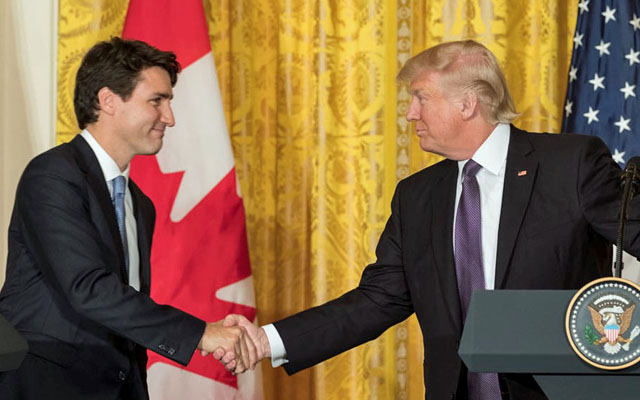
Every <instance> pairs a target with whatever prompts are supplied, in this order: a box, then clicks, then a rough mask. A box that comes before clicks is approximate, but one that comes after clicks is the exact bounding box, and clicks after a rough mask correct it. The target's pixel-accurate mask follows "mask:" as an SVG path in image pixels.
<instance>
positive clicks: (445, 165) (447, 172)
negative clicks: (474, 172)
mask: <svg viewBox="0 0 640 400" xmlns="http://www.w3.org/2000/svg"><path fill="white" fill-rule="evenodd" d="M457 165H458V164H457V162H456V161H451V160H447V159H445V160H442V161H440V162H437V163H435V164H433V165H431V166H429V167H426V168H424V169H421V170H420V171H418V172H416V173H414V174H412V175H409V176H408V177H406V178H404V179H402V180H401V181H400V182H398V188H401V187H402V188H412V187H415V188H420V190H423V189H424V187H425V185H429V184H437V183H438V182H439V181H440V180H441V179H443V178H445V177H447V176H457V175H456V172H457V171H458V169H457V168H458V167H457Z"/></svg>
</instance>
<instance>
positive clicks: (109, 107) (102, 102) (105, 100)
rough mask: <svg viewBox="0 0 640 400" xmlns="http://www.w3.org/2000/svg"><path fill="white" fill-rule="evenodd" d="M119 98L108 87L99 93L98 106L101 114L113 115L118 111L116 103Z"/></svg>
mask: <svg viewBox="0 0 640 400" xmlns="http://www.w3.org/2000/svg"><path fill="white" fill-rule="evenodd" d="M118 99H119V96H118V95H117V94H115V93H114V92H112V91H111V89H109V88H108V87H106V86H105V87H103V88H102V89H100V90H99V91H98V105H99V106H100V112H103V113H105V114H108V115H113V114H114V113H115V111H116V103H117V100H118Z"/></svg>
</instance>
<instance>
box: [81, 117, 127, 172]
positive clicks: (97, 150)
mask: <svg viewBox="0 0 640 400" xmlns="http://www.w3.org/2000/svg"><path fill="white" fill-rule="evenodd" d="M80 136H82V137H83V138H84V140H86V141H87V143H88V144H89V147H91V150H93V153H94V154H95V155H96V158H97V159H98V163H99V164H100V169H101V170H102V174H103V175H104V179H105V181H107V182H110V181H112V180H113V179H115V178H116V177H117V176H119V175H122V176H124V177H125V179H126V180H127V183H128V182H129V165H127V169H125V170H124V171H122V172H120V168H118V164H116V162H115V161H113V158H111V156H109V154H108V153H107V152H106V151H105V150H104V149H103V148H102V146H100V143H98V141H97V140H96V139H95V138H94V137H93V135H91V133H90V132H89V131H88V130H86V129H85V130H83V131H82V133H80Z"/></svg>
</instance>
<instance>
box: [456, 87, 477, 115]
mask: <svg viewBox="0 0 640 400" xmlns="http://www.w3.org/2000/svg"><path fill="white" fill-rule="evenodd" d="M478 107H479V105H478V95H476V94H475V93H473V92H465V94H464V95H463V96H462V102H461V107H460V112H461V113H462V119H464V120H468V119H471V118H472V117H474V116H475V115H476V113H477V112H479V108H478Z"/></svg>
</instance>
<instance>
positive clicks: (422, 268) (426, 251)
mask: <svg viewBox="0 0 640 400" xmlns="http://www.w3.org/2000/svg"><path fill="white" fill-rule="evenodd" d="M521 171H526V173H523V172H521ZM457 174H458V164H457V162H455V161H451V160H444V161H442V162H440V163H438V164H436V165H434V166H432V167H429V168H426V169H424V170H422V171H420V172H418V173H416V174H414V175H412V176H410V177H408V178H406V179H404V180H403V181H401V182H400V183H399V184H398V186H397V188H396V192H395V195H394V197H393V200H392V203H391V216H390V217H389V220H388V222H387V225H386V227H385V230H384V231H383V233H382V236H381V237H380V241H379V243H378V246H377V249H376V256H377V259H376V261H375V262H374V263H373V264H371V265H369V266H368V267H367V268H366V269H365V270H364V272H363V274H362V278H361V281H360V284H359V286H358V287H357V288H356V289H354V290H352V291H350V292H348V293H346V294H344V295H343V296H342V297H340V298H338V299H336V300H333V301H331V302H329V303H327V304H324V305H322V306H319V307H316V308H312V309H310V310H307V311H303V312H301V313H299V314H296V315H294V316H291V317H289V318H286V319H284V320H281V321H279V322H276V323H275V327H276V329H277V330H278V332H279V333H280V335H281V337H282V340H283V342H284V345H285V349H286V351H287V358H288V359H289V363H288V364H286V365H285V369H286V371H287V372H288V373H295V372H296V371H298V370H301V369H303V368H307V367H309V366H312V365H314V364H316V363H319V362H321V361H323V360H325V359H327V358H329V357H332V356H334V355H336V354H338V353H340V352H342V351H345V350H347V349H350V348H352V347H354V346H357V345H359V344H361V343H363V342H366V341H368V340H372V339H374V338H376V337H378V336H379V335H380V334H381V333H382V332H384V331H385V330H386V329H387V328H389V327H390V326H392V325H394V324H396V323H398V322H400V321H402V320H404V319H405V318H407V317H408V316H410V315H411V314H412V313H414V312H415V313H416V315H417V317H418V321H419V323H420V327H421V330H422V334H423V343H424V348H425V360H424V379H425V388H426V396H427V397H428V398H430V399H437V400H439V399H450V398H464V397H465V391H466V378H465V377H466V369H465V367H464V364H463V363H462V362H461V360H460V358H459V356H458V351H457V350H458V345H459V341H460V337H461V333H462V327H463V321H462V318H461V312H460V302H459V297H458V289H457V281H456V273H455V265H454V256H453V244H452V240H453V216H454V204H455V192H456V181H457ZM619 176H620V169H619V167H618V166H617V165H616V164H615V162H613V160H612V158H611V154H610V152H609V151H608V149H607V147H606V146H605V145H604V143H602V141H601V140H600V139H598V138H595V137H590V136H580V135H551V134H533V133H529V132H524V131H521V130H519V129H517V128H515V127H513V126H512V128H511V137H510V142H509V150H508V153H507V164H506V170H505V180H504V192H503V199H502V208H501V215H500V223H499V230H498V248H497V260H496V278H495V288H496V289H578V288H580V287H581V286H582V285H584V284H585V283H587V282H589V281H591V280H593V279H596V278H599V277H602V276H606V275H611V243H612V242H615V240H616V234H617V217H618V208H619V203H620V197H621V190H620V188H619V182H620V179H619ZM639 209H640V207H638V205H637V204H632V210H631V211H630V214H629V215H630V218H631V219H632V221H630V222H629V224H628V225H627V226H628V231H627V235H626V238H628V240H627V247H626V248H627V249H628V251H629V252H630V253H632V254H634V255H636V256H638V255H640V241H638V240H636V239H637V237H638V233H640V224H639V222H638V214H639V213H638V211H640V210H639ZM309 343H313V346H310V345H309ZM507 378H508V379H507V381H506V382H507V384H508V386H509V388H510V390H511V391H512V393H513V394H514V397H515V398H544V397H543V396H542V394H541V393H540V392H539V388H537V385H535V384H534V383H533V382H532V381H531V378H530V377H523V376H520V377H517V376H511V377H507ZM520 394H522V396H520V397H518V396H519V395H520ZM525 396H531V397H525Z"/></svg>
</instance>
